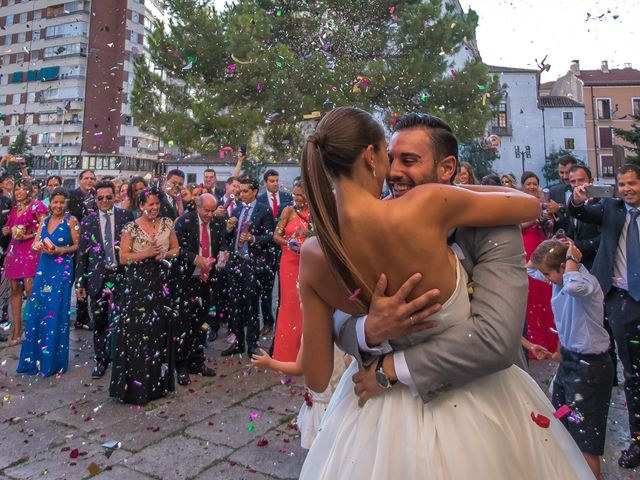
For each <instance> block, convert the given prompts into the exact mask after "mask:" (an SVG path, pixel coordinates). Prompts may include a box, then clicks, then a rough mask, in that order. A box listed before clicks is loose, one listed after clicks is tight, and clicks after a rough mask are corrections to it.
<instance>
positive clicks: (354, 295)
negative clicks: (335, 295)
mask: <svg viewBox="0 0 640 480" xmlns="http://www.w3.org/2000/svg"><path fill="white" fill-rule="evenodd" d="M358 295H360V289H359V288H356V289H355V290H354V291H353V293H352V294H351V295H349V297H348V298H347V300H349V301H350V302H355V301H356V300H357V299H358Z"/></svg>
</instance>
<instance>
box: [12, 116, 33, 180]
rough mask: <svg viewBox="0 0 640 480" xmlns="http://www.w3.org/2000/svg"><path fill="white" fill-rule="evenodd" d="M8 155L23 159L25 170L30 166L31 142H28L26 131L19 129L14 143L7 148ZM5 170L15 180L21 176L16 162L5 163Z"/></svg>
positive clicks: (31, 156) (20, 167)
mask: <svg viewBox="0 0 640 480" xmlns="http://www.w3.org/2000/svg"><path fill="white" fill-rule="evenodd" d="M9 154H10V155H13V156H14V157H23V158H24V159H25V165H26V167H27V170H26V171H28V169H29V167H30V166H31V161H32V159H33V155H32V154H31V142H29V136H28V135H27V131H26V130H24V129H22V128H21V129H20V132H19V133H18V135H17V136H16V139H15V140H14V142H13V143H12V144H11V145H10V146H9ZM7 169H8V170H9V173H11V175H13V176H14V177H15V178H19V177H21V176H22V174H23V168H22V166H21V165H20V164H19V163H18V162H9V163H7Z"/></svg>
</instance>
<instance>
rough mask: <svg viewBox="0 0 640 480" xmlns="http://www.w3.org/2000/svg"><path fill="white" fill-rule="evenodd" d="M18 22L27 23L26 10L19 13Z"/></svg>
mask: <svg viewBox="0 0 640 480" xmlns="http://www.w3.org/2000/svg"><path fill="white" fill-rule="evenodd" d="M19 23H27V12H24V13H21V14H20V20H19Z"/></svg>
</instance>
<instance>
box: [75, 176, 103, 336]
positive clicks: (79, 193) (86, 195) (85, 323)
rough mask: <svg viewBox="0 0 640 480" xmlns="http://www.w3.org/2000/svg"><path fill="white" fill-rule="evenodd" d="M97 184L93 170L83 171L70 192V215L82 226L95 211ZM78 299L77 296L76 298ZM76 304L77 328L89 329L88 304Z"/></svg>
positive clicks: (82, 301) (83, 301)
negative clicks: (86, 218)
mask: <svg viewBox="0 0 640 480" xmlns="http://www.w3.org/2000/svg"><path fill="white" fill-rule="evenodd" d="M95 184H96V175H95V173H93V170H82V171H81V172H80V175H78V188H76V189H75V190H71V191H70V192H69V204H68V205H69V207H68V208H69V213H70V214H71V215H73V216H74V217H76V220H78V223H80V224H82V220H83V219H84V217H85V216H87V214H88V213H89V212H90V211H93V210H95V207H96V205H95V203H94V201H93V194H94V192H95V190H94V186H95ZM78 256H79V251H78V253H76V264H77V263H78ZM76 298H77V296H76ZM77 300H78V302H77V304H76V322H75V327H76V328H84V329H89V310H88V306H87V302H86V301H85V300H81V299H80V298H77Z"/></svg>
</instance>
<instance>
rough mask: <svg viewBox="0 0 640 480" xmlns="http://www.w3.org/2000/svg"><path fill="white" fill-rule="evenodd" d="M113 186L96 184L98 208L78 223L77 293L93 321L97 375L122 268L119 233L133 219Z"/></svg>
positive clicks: (105, 362) (104, 353)
mask: <svg viewBox="0 0 640 480" xmlns="http://www.w3.org/2000/svg"><path fill="white" fill-rule="evenodd" d="M115 198H116V195H115V188H114V186H113V183H111V182H100V183H98V184H97V185H96V196H95V202H96V206H97V207H98V209H97V211H91V212H89V214H88V215H86V216H85V217H84V218H83V219H82V222H81V224H80V243H79V246H78V255H77V266H76V295H77V296H78V299H79V300H80V299H83V300H84V299H86V298H88V300H89V315H90V316H91V319H92V320H93V348H94V351H95V355H96V357H95V359H96V365H95V368H94V369H93V373H92V374H91V376H92V377H94V378H100V377H102V376H103V375H104V374H105V371H106V369H107V366H108V365H109V362H110V360H111V359H110V357H109V352H108V349H107V339H108V336H109V333H108V327H109V317H110V315H111V311H112V310H113V308H114V306H115V305H117V304H118V302H117V301H116V298H117V295H118V294H120V292H119V290H118V286H119V285H120V284H121V283H122V275H123V273H124V267H123V266H121V265H120V263H119V261H118V257H119V251H120V250H119V248H118V247H119V245H120V234H121V233H122V229H123V227H124V226H125V225H126V224H127V223H128V222H132V221H133V214H132V213H131V212H130V211H129V210H123V209H121V208H115V207H114V202H115Z"/></svg>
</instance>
